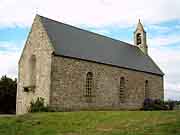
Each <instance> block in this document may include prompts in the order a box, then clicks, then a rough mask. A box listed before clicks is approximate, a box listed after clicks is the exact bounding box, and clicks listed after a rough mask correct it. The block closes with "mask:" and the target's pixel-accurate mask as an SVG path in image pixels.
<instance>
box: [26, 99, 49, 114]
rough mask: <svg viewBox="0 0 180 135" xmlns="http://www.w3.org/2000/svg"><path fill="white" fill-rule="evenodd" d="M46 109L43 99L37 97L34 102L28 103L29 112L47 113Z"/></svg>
mask: <svg viewBox="0 0 180 135" xmlns="http://www.w3.org/2000/svg"><path fill="white" fill-rule="evenodd" d="M47 111H48V107H47V106H45V104H44V98H42V97H38V98H37V100H36V101H34V100H32V101H31V103H30V108H29V112H47Z"/></svg>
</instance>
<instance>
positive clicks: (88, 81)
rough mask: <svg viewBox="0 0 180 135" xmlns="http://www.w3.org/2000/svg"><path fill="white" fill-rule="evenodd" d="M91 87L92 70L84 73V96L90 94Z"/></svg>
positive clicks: (89, 95)
mask: <svg viewBox="0 0 180 135" xmlns="http://www.w3.org/2000/svg"><path fill="white" fill-rule="evenodd" d="M92 87H93V74H92V72H88V73H87V75H86V93H85V96H87V97H91V96H92Z"/></svg>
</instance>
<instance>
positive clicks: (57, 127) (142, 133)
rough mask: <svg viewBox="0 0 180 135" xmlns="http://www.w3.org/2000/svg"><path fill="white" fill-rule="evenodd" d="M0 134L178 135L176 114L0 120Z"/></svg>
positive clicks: (40, 116)
mask: <svg viewBox="0 0 180 135" xmlns="http://www.w3.org/2000/svg"><path fill="white" fill-rule="evenodd" d="M0 135H180V111H179V112H178V111H153V112H148V111H147V112H144V111H107V112H105V111H102V112H101V111H98V112H93V111H92V112H88V111H84V112H54V113H33V114H26V115H22V116H12V117H0Z"/></svg>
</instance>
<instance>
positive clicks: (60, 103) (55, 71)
mask: <svg viewBox="0 0 180 135" xmlns="http://www.w3.org/2000/svg"><path fill="white" fill-rule="evenodd" d="M51 69H52V75H51V77H52V78H51V79H52V80H53V81H52V84H51V98H50V105H51V106H53V107H55V108H57V109H59V110H80V109H81V110H83V109H84V110H92V109H94V110H98V109H104V110H108V109H113V110H114V109H139V108H141V106H142V103H143V100H144V99H145V82H146V81H148V97H149V98H152V99H163V95H164V93H163V77H162V76H158V75H154V74H149V73H144V72H139V71H133V70H129V69H124V68H119V67H113V66H110V65H105V64H98V63H94V62H89V61H84V60H79V59H71V58H67V57H60V56H53V57H52V67H51ZM88 72H91V73H92V74H93V88H92V96H91V102H87V101H88V100H87V98H89V97H86V96H85V95H86V94H85V93H86V87H87V86H86V75H87V73H88ZM121 77H124V78H125V88H124V95H123V96H124V102H123V103H122V102H120V98H119V91H120V78H121Z"/></svg>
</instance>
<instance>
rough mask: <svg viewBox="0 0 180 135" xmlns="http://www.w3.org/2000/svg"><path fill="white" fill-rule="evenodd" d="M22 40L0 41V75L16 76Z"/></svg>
mask: <svg viewBox="0 0 180 135" xmlns="http://www.w3.org/2000/svg"><path fill="white" fill-rule="evenodd" d="M23 43H24V41H22V42H19V43H16V42H0V60H1V62H0V63H1V66H0V76H2V75H8V76H10V77H13V78H14V77H17V67H18V60H19V57H20V53H21V50H22V45H23Z"/></svg>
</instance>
